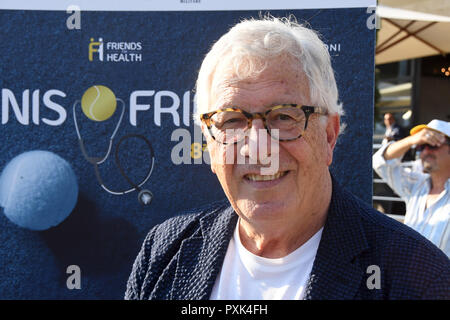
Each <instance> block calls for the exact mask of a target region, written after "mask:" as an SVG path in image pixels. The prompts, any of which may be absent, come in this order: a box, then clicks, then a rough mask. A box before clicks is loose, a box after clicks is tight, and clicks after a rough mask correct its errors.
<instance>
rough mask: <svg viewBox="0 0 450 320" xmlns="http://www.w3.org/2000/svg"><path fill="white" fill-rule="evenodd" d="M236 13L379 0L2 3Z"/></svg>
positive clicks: (9, 3) (0, 5)
mask: <svg viewBox="0 0 450 320" xmlns="http://www.w3.org/2000/svg"><path fill="white" fill-rule="evenodd" d="M71 5H76V6H78V7H79V8H80V10H81V11H235V10H285V9H331V8H368V7H374V6H376V0H339V1H336V0H225V1H221V0H127V1H124V0H1V1H0V10H1V9H6V10H46V11H47V10H48V11H61V10H62V11H66V10H67V8H68V7H69V6H71Z"/></svg>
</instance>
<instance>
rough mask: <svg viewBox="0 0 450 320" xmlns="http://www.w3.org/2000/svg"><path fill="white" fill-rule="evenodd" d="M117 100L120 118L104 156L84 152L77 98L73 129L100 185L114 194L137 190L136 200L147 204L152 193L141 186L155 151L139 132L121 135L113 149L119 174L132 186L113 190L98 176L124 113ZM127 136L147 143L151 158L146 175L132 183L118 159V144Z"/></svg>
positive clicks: (152, 161) (153, 158)
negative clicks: (94, 155) (77, 114)
mask: <svg viewBox="0 0 450 320" xmlns="http://www.w3.org/2000/svg"><path fill="white" fill-rule="evenodd" d="M116 100H117V101H119V102H120V104H121V105H122V112H121V114H120V118H119V121H117V124H116V127H115V129H114V132H113V133H112V135H111V137H110V138H109V146H108V151H107V152H106V154H105V156H104V157H102V158H97V157H90V156H89V155H88V153H87V152H86V148H85V146H84V142H83V139H82V138H81V134H80V130H79V128H78V121H77V116H76V107H77V105H78V104H80V105H81V101H80V100H77V101H75V103H74V104H73V122H74V123H75V130H76V132H77V136H78V142H79V144H80V149H81V152H82V153H83V156H84V158H85V159H86V161H88V162H89V163H90V164H92V165H93V166H94V170H95V176H96V177H97V181H98V183H99V184H100V186H101V187H102V188H103V189H104V190H105V191H107V192H109V193H110V194H114V195H124V194H127V193H130V192H133V191H138V192H139V193H138V200H139V202H140V203H141V204H143V205H148V204H150V202H151V201H152V199H153V194H152V193H151V192H150V190H147V189H142V186H143V185H144V184H145V183H146V182H147V181H148V179H149V178H150V176H151V175H152V172H153V167H154V165H155V153H154V151H153V147H152V145H151V143H150V141H149V140H148V139H147V138H146V137H144V136H143V135H140V134H128V135H125V136H123V137H122V138H121V139H120V140H119V142H118V143H117V145H116V149H115V163H116V166H117V168H118V169H119V172H120V174H121V175H122V176H123V177H124V178H125V180H126V181H127V182H128V183H129V184H130V185H131V187H132V188H130V189H127V190H124V191H113V190H111V189H109V188H108V187H107V186H106V185H105V184H104V183H103V180H102V178H101V176H100V172H99V169H98V166H99V165H101V164H102V163H103V162H105V161H106V159H108V157H109V154H110V153H111V149H112V145H113V140H114V138H115V136H116V134H117V131H118V130H119V127H120V124H121V123H122V118H123V115H124V113H125V103H124V102H123V100H122V99H119V98H116ZM129 138H138V139H141V140H143V141H144V142H145V144H146V145H147V147H148V149H149V150H150V158H151V163H152V164H151V166H150V168H149V170H148V171H147V175H146V176H145V178H144V179H143V180H142V181H141V182H139V183H134V182H133V181H132V180H131V179H130V177H128V176H127V175H126V173H125V171H124V170H123V168H122V166H121V164H120V161H119V150H120V145H121V144H122V142H124V141H125V140H126V139H129Z"/></svg>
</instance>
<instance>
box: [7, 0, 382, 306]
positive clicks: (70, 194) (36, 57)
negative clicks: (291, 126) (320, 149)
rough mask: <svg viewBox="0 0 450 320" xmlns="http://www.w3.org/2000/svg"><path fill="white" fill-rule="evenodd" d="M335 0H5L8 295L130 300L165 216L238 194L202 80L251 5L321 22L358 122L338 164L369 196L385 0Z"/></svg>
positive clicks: (347, 105)
mask: <svg viewBox="0 0 450 320" xmlns="http://www.w3.org/2000/svg"><path fill="white" fill-rule="evenodd" d="M62 2H63V3H64V1H62ZM235 2H236V1H234V2H233V5H235ZM240 2H244V1H240ZM272 2H273V1H272ZM284 2H286V1H284ZM284 2H283V1H281V2H280V3H281V5H284V7H285V8H289V6H288V5H286V4H284ZM333 2H334V1H317V4H316V7H304V8H302V7H294V8H293V9H283V10H282V9H281V8H280V7H268V6H263V5H261V7H258V6H253V7H251V6H250V7H239V6H236V7H233V8H230V9H228V10H227V8H215V9H214V8H211V7H207V6H205V7H201V6H197V7H196V6H195V5H196V3H197V4H198V5H200V1H198V2H195V1H185V2H184V3H183V1H179V2H177V3H176V4H173V6H171V7H170V6H169V7H168V8H167V10H164V5H163V4H161V3H163V1H161V2H159V3H160V5H159V6H156V7H153V8H145V7H142V8H141V10H135V9H134V8H132V9H130V10H127V9H126V6H125V7H116V8H112V10H107V9H105V10H100V9H99V8H95V7H92V8H90V9H91V10H86V11H84V10H83V6H81V11H77V10H79V8H80V7H74V8H71V9H70V10H66V8H67V7H69V5H67V7H64V8H62V7H61V8H54V10H51V8H50V7H49V6H48V3H49V1H43V4H41V5H42V7H41V10H37V9H39V8H36V7H34V8H31V7H30V8H28V7H21V6H20V5H21V4H22V1H19V2H16V3H17V6H16V7H14V2H11V1H5V3H4V4H3V5H2V4H0V26H1V29H0V33H1V39H2V41H1V42H0V89H1V96H0V99H1V109H0V117H1V124H0V138H1V143H0V172H2V178H1V179H0V205H1V209H0V211H1V212H2V213H1V214H0V256H1V259H0V298H1V299H13V298H18V299H122V298H123V294H124V292H125V287H126V281H127V278H128V275H129V273H130V271H131V267H132V263H133V261H134V258H135V257H136V255H137V253H138V251H139V248H140V245H141V243H142V241H143V239H144V237H145V235H146V234H147V232H148V231H149V229H150V228H151V227H152V226H154V225H155V224H157V223H160V222H162V221H163V220H165V219H167V218H169V217H172V216H174V215H179V214H182V213H183V211H186V210H187V209H190V208H195V207H198V206H201V205H204V204H207V203H209V202H212V201H215V200H219V199H223V198H225V195H224V193H223V191H222V189H221V187H220V185H219V183H218V181H217V178H216V177H215V176H214V175H213V174H212V172H211V170H210V168H209V166H208V163H209V158H208V153H207V150H206V149H205V148H204V144H205V140H204V138H203V137H202V135H201V132H200V130H199V128H198V127H197V126H194V124H193V121H192V112H193V110H194V103H193V98H194V90H193V89H194V85H195V80H196V76H197V72H198V70H199V67H200V64H201V61H202V59H203V57H204V56H205V54H206V53H207V52H208V50H209V48H210V47H211V45H212V44H213V43H214V42H215V41H216V40H217V39H218V38H219V37H220V36H221V35H223V34H224V33H225V32H226V31H227V30H228V29H229V28H230V27H231V26H232V25H234V24H236V23H237V22H239V21H240V20H242V19H243V18H250V17H258V16H259V15H260V14H265V13H267V12H270V14H272V15H274V16H277V17H286V16H289V15H294V16H295V17H296V18H297V20H298V21H299V22H304V23H306V24H308V25H309V26H310V27H311V28H313V29H315V30H317V31H318V32H319V33H320V35H321V37H322V39H323V40H324V42H325V43H326V45H327V46H328V49H329V52H330V54H331V57H332V64H333V68H334V70H335V75H336V79H337V83H338V88H339V97H340V100H341V102H342V103H343V106H344V110H345V116H344V117H343V119H342V120H343V122H344V123H346V125H347V127H346V129H345V131H344V133H343V135H342V136H341V137H340V139H339V142H338V145H337V147H336V151H335V157H334V160H333V165H332V168H331V170H332V173H333V175H334V176H335V177H336V179H337V180H338V181H339V182H340V183H341V184H343V185H344V186H346V187H347V188H348V189H349V190H350V191H352V192H353V193H354V194H355V195H357V196H358V197H360V198H361V199H363V200H364V201H366V202H367V203H369V204H370V203H371V195H372V170H371V153H372V127H373V90H374V88H373V83H374V43H375V29H374V28H373V25H372V24H371V23H374V11H373V10H370V8H368V6H369V5H371V4H372V5H374V3H372V2H374V1H366V3H365V2H364V1H363V2H360V1H359V3H360V5H357V4H356V5H355V3H354V2H355V1H347V3H348V7H346V8H333V5H332V4H330V3H333ZM344 2H345V1H344ZM39 3H40V2H39ZM146 3H150V2H148V1H147V2H146ZM153 3H155V2H153ZM170 3H171V2H170ZM236 3H237V2H236ZM19 4H20V5H19ZM35 5H36V6H39V4H35ZM107 5H108V4H105V6H107ZM183 5H185V6H184V7H183ZM231 5H232V4H230V6H231ZM363 5H365V7H363ZM77 8H78V9H77ZM31 9H33V10H31ZM260 9H261V10H260ZM80 139H81V140H82V142H83V143H82V144H80ZM30 151H41V152H31V153H30ZM19 156H20V157H19ZM17 157H19V158H17ZM121 171H122V173H121ZM126 177H128V179H127V178H126ZM55 199H59V200H58V201H55ZM150 199H151V202H150V203H149V204H144V203H147V202H148V201H150ZM36 212H43V213H42V214H43V215H44V216H45V219H44V218H40V219H39V221H37V220H36V219H35V217H36ZM30 214H31V215H32V217H30V216H29V215H30ZM33 214H34V215H33ZM66 216H67V217H66ZM78 272H79V274H80V275H81V277H80V281H79V282H78V280H77V279H76V278H75V277H74V275H75V274H77V273H78Z"/></svg>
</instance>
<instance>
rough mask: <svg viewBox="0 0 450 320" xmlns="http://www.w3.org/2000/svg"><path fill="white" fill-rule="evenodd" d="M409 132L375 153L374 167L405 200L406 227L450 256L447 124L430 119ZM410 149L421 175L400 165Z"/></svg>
mask: <svg viewBox="0 0 450 320" xmlns="http://www.w3.org/2000/svg"><path fill="white" fill-rule="evenodd" d="M410 133H411V135H410V136H408V137H406V138H404V139H402V140H399V141H397V142H394V143H390V144H388V145H385V146H383V147H382V148H381V149H380V150H378V151H377V152H376V153H375V154H374V156H373V168H374V169H375V171H376V172H377V173H378V175H379V176H380V177H382V178H383V180H385V181H386V182H387V183H388V185H389V186H390V187H391V188H392V189H393V190H394V191H395V192H396V193H397V194H398V195H399V196H400V197H401V198H402V199H403V200H405V202H406V215H405V224H406V225H408V226H410V227H411V228H413V229H415V230H416V231H418V232H419V233H421V234H422V235H423V236H425V237H426V238H427V239H429V240H430V241H431V242H433V243H434V244H435V245H436V246H438V247H439V248H440V249H441V250H443V251H444V252H445V253H446V254H447V256H449V257H450V241H449V240H450V237H449V235H450V223H449V221H450V122H446V121H442V120H432V121H431V122H430V123H428V124H427V125H419V126H416V127H414V128H413V129H411V132H410ZM413 147H415V148H416V150H417V151H421V153H420V159H421V161H422V166H423V173H422V172H417V171H412V170H410V169H408V168H406V167H403V166H402V165H401V162H400V160H401V158H402V157H403V155H404V154H405V153H406V152H407V151H408V150H409V149H410V148H413Z"/></svg>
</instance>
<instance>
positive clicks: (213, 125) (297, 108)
mask: <svg viewBox="0 0 450 320" xmlns="http://www.w3.org/2000/svg"><path fill="white" fill-rule="evenodd" d="M313 113H317V114H322V115H327V114H328V111H327V109H325V108H321V107H312V106H303V105H297V104H280V105H276V106H274V107H272V108H270V109H269V110H267V111H265V112H256V113H250V112H247V111H244V110H241V109H238V108H234V107H230V108H224V109H219V110H216V111H212V112H208V113H204V114H201V115H200V119H201V121H202V122H204V123H205V125H206V127H207V128H208V131H209V133H210V135H211V137H212V138H213V139H214V140H216V141H217V142H220V143H222V144H232V143H237V142H239V141H241V140H242V139H244V138H245V136H246V135H247V132H248V130H249V129H250V128H251V127H252V121H253V120H254V119H262V121H263V124H264V127H265V128H266V130H267V133H268V134H269V135H270V136H271V137H272V138H273V139H275V140H278V141H291V140H295V139H298V138H300V137H301V136H302V135H303V134H304V132H305V130H306V128H307V127H308V119H309V117H310V116H311V115H312V114H313Z"/></svg>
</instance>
